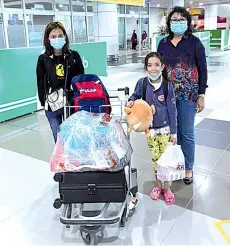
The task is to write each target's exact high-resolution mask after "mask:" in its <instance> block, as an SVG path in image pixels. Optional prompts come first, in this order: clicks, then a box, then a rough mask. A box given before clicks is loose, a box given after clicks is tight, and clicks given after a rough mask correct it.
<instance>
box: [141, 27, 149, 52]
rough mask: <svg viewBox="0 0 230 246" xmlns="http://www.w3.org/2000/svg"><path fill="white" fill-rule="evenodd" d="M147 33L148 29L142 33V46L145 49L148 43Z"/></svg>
mask: <svg viewBox="0 0 230 246" xmlns="http://www.w3.org/2000/svg"><path fill="white" fill-rule="evenodd" d="M147 37H148V35H147V33H146V31H144V32H143V33H142V35H141V40H142V48H143V49H145V48H146V43H147Z"/></svg>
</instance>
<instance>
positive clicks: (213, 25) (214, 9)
mask: <svg viewBox="0 0 230 246" xmlns="http://www.w3.org/2000/svg"><path fill="white" fill-rule="evenodd" d="M217 13H218V5H206V6H205V17H204V28H205V29H206V30H215V29H217Z"/></svg>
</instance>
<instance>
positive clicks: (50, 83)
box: [36, 22, 84, 142]
mask: <svg viewBox="0 0 230 246" xmlns="http://www.w3.org/2000/svg"><path fill="white" fill-rule="evenodd" d="M43 44H44V47H45V51H44V54H41V55H40V56H39V57H38V61H37V68H36V74H37V87H38V96H39V100H40V103H41V106H43V107H44V108H45V114H46V117H47V119H48V121H49V123H50V127H51V130H52V133H53V137H54V141H55V142H56V140H57V132H58V128H59V126H60V124H61V123H62V119H63V115H64V108H63V106H64V102H63V100H64V98H63V93H64V90H65V89H67V97H68V98H69V97H70V94H71V93H70V84H71V80H72V78H73V77H74V76H77V75H80V74H84V67H83V64H82V60H81V58H80V56H79V54H78V52H77V51H73V50H70V49H69V38H68V36H67V33H66V30H65V28H64V26H63V25H62V24H61V23H60V22H51V23H49V24H48V25H47V26H46V29H45V33H44V40H43Z"/></svg>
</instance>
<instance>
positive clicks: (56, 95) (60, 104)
mask: <svg viewBox="0 0 230 246" xmlns="http://www.w3.org/2000/svg"><path fill="white" fill-rule="evenodd" d="M47 102H48V104H49V106H50V108H51V110H52V111H53V112H54V111H57V110H59V109H61V108H64V90H63V89H62V88H61V89H59V90H56V91H54V92H53V93H50V94H48V96H47Z"/></svg>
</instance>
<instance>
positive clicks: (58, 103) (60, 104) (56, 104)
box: [46, 60, 68, 112]
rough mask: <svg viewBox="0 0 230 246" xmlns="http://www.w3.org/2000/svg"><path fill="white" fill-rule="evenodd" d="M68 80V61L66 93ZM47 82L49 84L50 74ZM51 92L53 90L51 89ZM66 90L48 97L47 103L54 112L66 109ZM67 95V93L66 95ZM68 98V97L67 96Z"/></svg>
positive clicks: (50, 94)
mask: <svg viewBox="0 0 230 246" xmlns="http://www.w3.org/2000/svg"><path fill="white" fill-rule="evenodd" d="M67 79H68V60H67V61H66V75H65V84H64V90H65V91H66V84H67ZM47 80H48V83H49V73H48V74H47ZM50 90H51V88H50ZM64 90H63V89H62V88H60V89H57V90H55V91H54V92H52V93H49V94H48V95H47V98H46V100H47V103H48V105H49V106H50V109H51V110H52V112H54V111H57V110H59V109H61V108H64V106H65V105H64ZM65 94H66V93H65ZM65 96H66V95H65Z"/></svg>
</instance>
